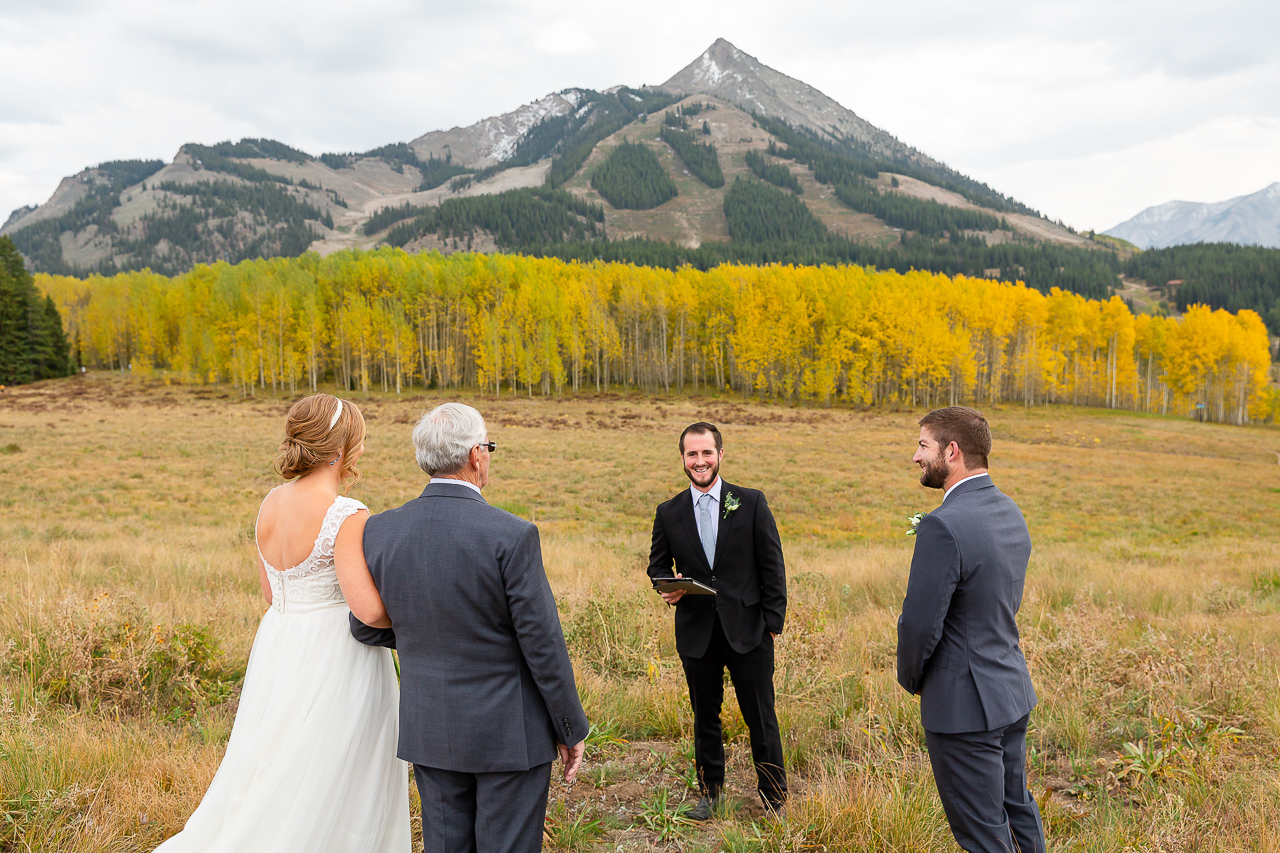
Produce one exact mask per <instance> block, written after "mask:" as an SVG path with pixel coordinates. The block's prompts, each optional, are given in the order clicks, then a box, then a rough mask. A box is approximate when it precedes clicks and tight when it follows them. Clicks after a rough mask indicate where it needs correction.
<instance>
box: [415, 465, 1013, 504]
mask: <svg viewBox="0 0 1280 853" xmlns="http://www.w3.org/2000/svg"><path fill="white" fill-rule="evenodd" d="M990 476H991V475H990V474H988V473H987V472H986V471H983V472H982V473H981V474H970V475H969V476H968V477H965V478H964V479H963V480H960V481H959V482H957V483H955V484H954V485H953V486H952V487H951V488H950V489H947V490H946V492H944V493H943V495H942V502H943V503H946V502H947V495H949V494H951V492H952V491H954V490H955V487H956V486H958V485H960V483H967V482H969V481H970V480H976V479H978V478H979V477H990ZM431 482H433V483H434V482H435V480H432V481H431Z"/></svg>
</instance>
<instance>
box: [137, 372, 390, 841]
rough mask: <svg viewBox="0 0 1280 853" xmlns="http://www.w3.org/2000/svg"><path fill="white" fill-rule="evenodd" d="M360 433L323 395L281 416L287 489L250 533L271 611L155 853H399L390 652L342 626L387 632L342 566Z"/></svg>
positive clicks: (365, 581) (270, 501) (353, 537)
mask: <svg viewBox="0 0 1280 853" xmlns="http://www.w3.org/2000/svg"><path fill="white" fill-rule="evenodd" d="M364 433H365V427H364V418H363V417H362V416H361V414H360V410H359V409H357V408H356V407H355V406H354V405H352V404H351V403H346V402H343V401H340V400H338V399H337V398H336V397H331V396H329V395H328V394H316V395H313V396H311V397H306V398H304V399H302V400H299V401H298V402H297V403H295V404H294V406H293V407H292V408H291V409H290V410H289V414H288V418H287V420H286V423H285V439H284V441H283V442H281V445H280V453H279V455H278V457H277V459H276V466H277V468H278V469H279V471H280V473H281V474H282V475H283V476H284V477H285V479H287V480H290V482H288V483H285V484H284V485H282V486H278V487H276V488H275V489H272V490H271V492H270V493H269V494H268V495H267V498H266V500H265V501H263V504H262V509H261V510H260V511H259V514H258V521H257V525H256V534H257V540H258V557H259V561H260V565H259V574H260V580H261V582H262V593H263V595H264V596H265V597H266V599H267V602H268V604H270V605H271V606H270V609H269V610H267V612H266V614H265V615H264V616H263V617H262V623H261V624H260V625H259V626H258V633H257V636H256V637H254V640H253V650H252V651H251V652H250V654H249V666H248V670H247V671H246V672H245V679H244V689H243V691H242V692H241V695H240V707H239V710H238V711H237V713H236V719H235V725H234V726H233V728H232V730H231V738H230V740H229V741H228V742H227V750H226V754H225V755H224V757H223V759H222V764H221V766H220V767H219V768H218V772H217V775H215V776H214V777H213V782H212V783H211V784H210V785H209V790H208V792H207V793H206V794H205V796H204V800H203V801H201V803H200V806H199V807H198V808H197V809H196V811H195V813H194V814H192V815H191V818H190V820H188V821H187V824H186V827H185V828H184V829H183V830H182V832H181V833H179V834H178V835H175V836H174V837H173V838H171V839H169V840H168V841H166V842H165V843H164V844H162V845H160V847H159V848H158V850H157V851H156V853H196V851H199V853H326V851H332V853H408V851H409V847H410V835H409V776H408V769H407V765H406V764H405V762H403V761H401V760H400V759H399V758H397V757H396V745H397V739H398V729H399V725H398V720H397V706H398V704H399V692H400V691H399V686H398V684H397V681H396V673H395V665H394V663H393V661H392V658H391V651H390V650H389V649H384V648H374V647H371V646H366V645H362V644H361V643H358V642H356V640H355V639H353V638H352V636H351V633H350V629H349V627H348V623H347V613H348V610H350V612H352V613H354V614H355V615H356V618H358V619H360V620H361V621H362V622H364V623H365V624H368V625H372V626H374V627H380V628H385V627H390V625H391V623H390V621H389V620H387V617H386V610H385V609H383V607H382V599H381V598H379V597H378V591H377V589H376V587H374V585H373V580H372V579H371V578H370V577H369V572H368V570H367V569H366V568H365V567H364V560H363V559H354V560H346V559H344V558H343V554H344V553H351V554H353V555H359V556H362V555H360V554H359V549H361V547H362V539H363V532H364V522H365V520H366V519H368V517H369V513H368V510H367V508H366V507H365V506H364V504H362V503H360V502H359V501H357V500H352V499H351V498H348V497H343V496H341V495H340V494H339V490H340V489H341V488H342V485H343V483H344V482H345V481H346V480H348V479H351V478H355V479H358V478H359V472H358V471H357V470H356V467H355V463H356V460H357V459H358V458H359V456H360V454H361V453H362V452H364ZM344 522H345V523H344ZM352 549H355V550H354V551H353V550H352ZM335 551H336V552H337V565H336V566H335V557H334V555H335ZM277 567H282V568H277ZM283 567H292V568H283Z"/></svg>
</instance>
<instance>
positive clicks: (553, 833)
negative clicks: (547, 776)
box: [545, 799, 604, 850]
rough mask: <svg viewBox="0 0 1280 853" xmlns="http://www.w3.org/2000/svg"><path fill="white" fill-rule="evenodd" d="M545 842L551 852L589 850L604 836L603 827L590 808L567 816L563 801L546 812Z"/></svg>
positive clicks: (567, 811)
mask: <svg viewBox="0 0 1280 853" xmlns="http://www.w3.org/2000/svg"><path fill="white" fill-rule="evenodd" d="M545 826H546V834H547V840H548V841H550V842H551V849H553V850H584V849H590V848H591V847H592V845H593V843H594V842H595V840H596V839H597V838H599V837H600V836H601V835H604V826H603V824H602V822H601V820H600V818H598V817H596V816H595V815H594V813H593V812H592V811H591V809H590V808H585V807H584V808H583V809H582V810H581V811H580V812H578V814H576V815H571V814H569V808H568V806H566V805H565V802H564V800H563V799H560V800H557V801H556V804H555V805H553V806H552V807H551V808H550V809H548V810H547V819H546V824H545Z"/></svg>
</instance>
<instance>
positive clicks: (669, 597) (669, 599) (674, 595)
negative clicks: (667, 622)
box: [658, 572, 684, 604]
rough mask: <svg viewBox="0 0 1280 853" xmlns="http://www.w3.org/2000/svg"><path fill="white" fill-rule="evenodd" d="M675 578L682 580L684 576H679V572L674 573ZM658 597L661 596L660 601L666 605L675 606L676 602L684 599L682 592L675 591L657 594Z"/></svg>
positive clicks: (681, 590)
mask: <svg viewBox="0 0 1280 853" xmlns="http://www.w3.org/2000/svg"><path fill="white" fill-rule="evenodd" d="M676 577H678V578H682V577H684V575H682V574H680V573H679V572H676ZM658 595H661V596H662V600H663V601H665V602H666V603H667V604H675V603H676V602H677V601H679V600H680V599H682V598H684V590H683V589H677V590H676V591H675V592H660V593H658Z"/></svg>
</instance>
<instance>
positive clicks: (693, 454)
mask: <svg viewBox="0 0 1280 853" xmlns="http://www.w3.org/2000/svg"><path fill="white" fill-rule="evenodd" d="M683 444H684V446H683V447H682V448H681V456H682V458H683V459H684V473H685V474H686V475H687V476H688V477H689V480H690V481H691V482H692V483H693V485H695V486H696V487H697V488H698V489H699V490H701V491H704V492H705V491H706V490H707V489H709V488H711V487H712V486H713V485H714V484H715V482H716V478H717V477H719V476H720V460H721V459H723V458H724V451H723V450H721V449H719V448H717V447H716V440H715V437H714V436H712V435H711V434H710V433H701V434H693V435H687V436H685V439H684V442H683Z"/></svg>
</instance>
